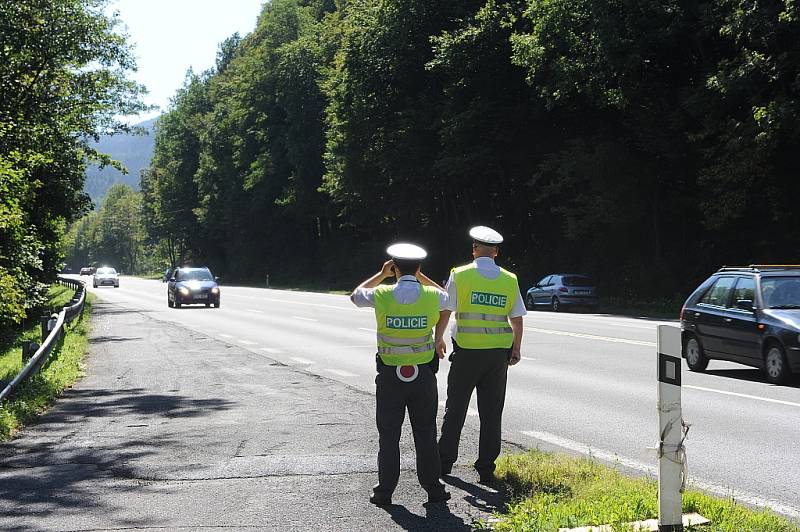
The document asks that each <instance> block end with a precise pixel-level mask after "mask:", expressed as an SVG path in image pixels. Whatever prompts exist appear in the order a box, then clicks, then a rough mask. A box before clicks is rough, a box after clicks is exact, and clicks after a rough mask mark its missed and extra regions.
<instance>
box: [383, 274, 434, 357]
mask: <svg viewBox="0 0 800 532" xmlns="http://www.w3.org/2000/svg"><path fill="white" fill-rule="evenodd" d="M393 288H394V287H393V286H391V285H382V286H379V287H377V288H375V292H374V295H375V319H376V320H377V332H378V337H377V340H378V354H379V355H380V357H381V360H383V363H384V364H386V365H387V366H410V365H412V364H427V363H428V362H430V361H431V360H433V357H434V351H435V349H434V347H435V346H434V342H433V334H432V332H431V329H432V328H433V327H434V326H435V325H436V322H438V321H439V293H438V291H437V290H436V289H435V288H433V287H430V286H420V293H419V298H418V299H417V300H416V301H415V302H414V303H409V304H402V303H399V302H398V301H397V299H396V298H395V297H394V290H393Z"/></svg>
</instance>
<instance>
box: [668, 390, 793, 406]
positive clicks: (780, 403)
mask: <svg viewBox="0 0 800 532" xmlns="http://www.w3.org/2000/svg"><path fill="white" fill-rule="evenodd" d="M683 387H684V388H691V389H692V390H701V391H703V392H713V393H720V394H722V395H733V396H736V397H744V398H745V399H755V400H756V401H764V402H767V403H777V404H779V405H787V406H796V407H798V408H800V403H793V402H791V401H781V400H780V399H770V398H769V397H759V396H757V395H748V394H746V393H737V392H726V391H725V390H715V389H714V388H703V387H702V386H692V385H691V384H684V385H683Z"/></svg>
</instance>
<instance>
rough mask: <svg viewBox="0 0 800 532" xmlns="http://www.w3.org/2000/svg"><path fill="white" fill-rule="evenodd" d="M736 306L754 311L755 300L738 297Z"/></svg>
mask: <svg viewBox="0 0 800 532" xmlns="http://www.w3.org/2000/svg"><path fill="white" fill-rule="evenodd" d="M736 308H738V309H739V310H747V311H749V312H753V300H752V299H737V300H736Z"/></svg>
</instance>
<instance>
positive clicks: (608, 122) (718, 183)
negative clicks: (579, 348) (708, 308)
mask: <svg viewBox="0 0 800 532" xmlns="http://www.w3.org/2000/svg"><path fill="white" fill-rule="evenodd" d="M798 9H800V8H798V4H797V3H796V2H794V1H790V0H786V1H780V0H765V1H759V2H754V1H750V0H719V1H714V2H702V1H701V2H697V1H695V0H692V1H681V0H672V1H667V2H664V1H659V2H655V1H647V0H616V1H598V0H527V1H505V2H503V1H498V0H488V1H487V0H466V1H465V0H459V1H448V0H380V1H378V0H348V1H337V2H334V1H332V0H330V1H326V0H311V1H303V0H273V1H272V2H269V3H267V4H265V6H264V8H263V11H262V13H261V15H260V18H259V20H258V24H257V27H256V29H255V31H254V32H252V33H251V34H249V35H247V36H245V37H244V38H240V37H239V36H238V35H235V36H233V37H231V38H230V39H228V40H227V41H226V42H224V43H222V44H221V46H220V49H219V53H218V57H217V60H216V66H215V68H213V69H212V70H211V71H208V72H203V73H199V74H198V73H191V72H190V73H189V74H188V76H187V78H186V81H185V85H184V86H183V88H182V89H180V91H179V92H178V93H177V94H176V95H175V97H174V100H173V102H172V107H171V109H170V111H169V112H168V113H166V114H165V115H164V116H163V117H162V118H161V119H160V121H159V123H158V127H157V134H156V146H155V152H154V158H153V161H152V165H151V167H150V168H149V169H148V170H147V171H145V172H144V174H143V177H142V181H141V190H142V193H143V208H144V217H145V227H146V230H147V233H148V235H149V241H150V243H151V245H158V246H160V249H161V250H162V254H163V255H164V256H165V257H169V259H168V261H172V262H184V261H191V262H196V263H206V264H208V265H209V266H211V267H212V268H213V269H214V270H215V271H217V272H219V273H220V275H223V276H225V277H226V278H227V279H237V280H248V279H251V280H259V279H263V276H264V274H266V273H269V274H270V276H271V278H272V279H273V280H274V282H277V283H281V284H291V283H303V284H306V285H307V284H318V285H321V286H348V285H350V284H352V282H353V281H354V280H356V279H357V278H359V277H363V276H364V275H365V274H366V273H368V272H369V271H371V270H372V269H375V268H376V267H377V265H378V264H379V263H380V260H381V259H382V257H383V249H384V248H385V246H386V244H387V243H388V242H391V241H394V240H398V239H409V240H412V241H415V242H420V243H421V244H423V245H425V246H427V247H428V248H429V249H430V250H431V260H430V263H429V265H428V269H429V270H431V273H432V274H433V275H435V276H436V277H437V278H441V277H444V276H445V275H446V272H447V268H448V267H449V266H451V265H452V264H454V263H458V262H463V261H465V260H466V259H468V252H469V245H468V244H469V241H468V238H467V236H466V231H467V229H468V228H469V227H470V226H472V225H476V224H486V225H490V226H492V227H494V228H496V229H497V230H499V231H500V232H502V233H503V234H504V235H505V237H506V244H505V245H504V246H503V248H502V250H501V255H502V262H503V263H504V264H505V265H507V266H508V267H510V268H511V269H512V270H515V271H517V272H518V273H519V275H520V278H521V282H522V284H523V285H526V284H528V283H530V282H532V281H534V280H535V279H536V278H537V277H538V276H539V275H541V274H545V273H548V272H552V271H581V272H587V273H590V274H592V275H594V276H595V277H596V278H597V279H598V282H599V283H600V285H601V286H602V287H603V288H604V290H605V292H606V293H607V294H615V295H619V296H625V297H636V298H648V297H654V296H659V295H672V294H684V293H685V291H686V290H688V289H690V288H692V286H693V284H694V283H695V282H696V281H697V280H698V279H700V278H702V277H705V276H706V275H707V274H708V273H709V272H710V271H713V270H714V269H716V268H717V267H719V266H720V265H722V264H724V263H728V264H732V263H750V262H760V261H795V260H797V259H798V258H800V257H798V255H800V253H798V252H797V251H796V250H795V248H794V245H795V244H796V243H797V241H798V236H799V235H798V232H799V231H800V224H798V213H800V207H798V204H797V201H796V198H797V197H798V191H800V180H799V179H798V159H797V157H796V152H797V149H798V148H799V147H800V144H799V143H798V141H799V140H800V139H799V138H798V135H799V134H800V121H799V120H798V103H799V102H800V100H798V96H799V95H800V93H799V92H798V91H800V21H799V20H798V17H799V16H800V12H798Z"/></svg>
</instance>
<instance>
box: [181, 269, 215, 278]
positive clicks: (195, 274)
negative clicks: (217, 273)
mask: <svg viewBox="0 0 800 532" xmlns="http://www.w3.org/2000/svg"><path fill="white" fill-rule="evenodd" d="M178 280H179V281H213V280H214V278H213V277H212V276H211V272H210V271H208V270H205V269H203V270H181V271H180V273H179V274H178Z"/></svg>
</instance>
